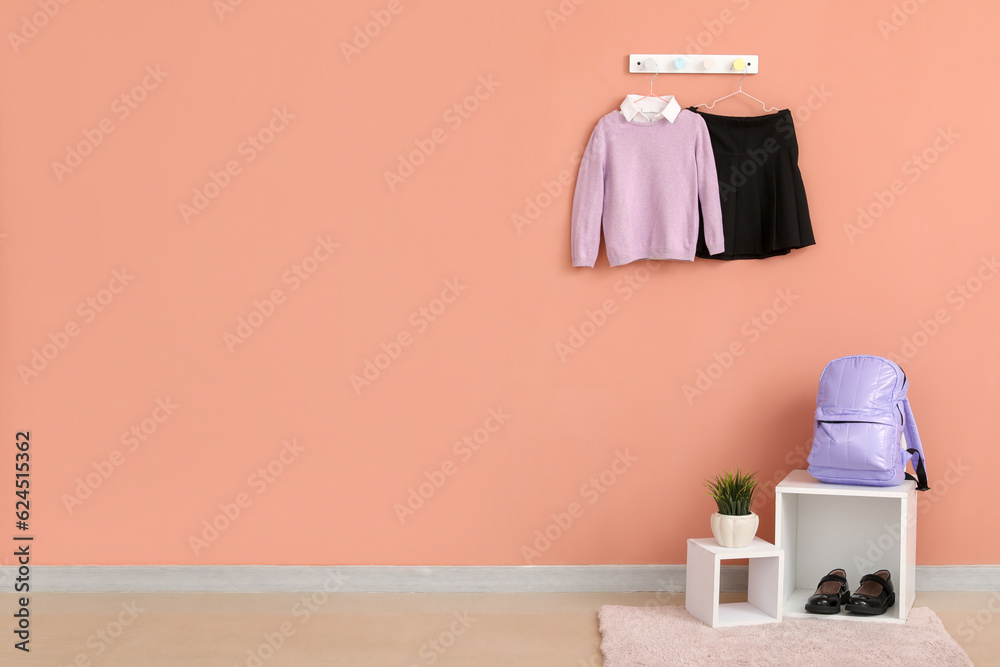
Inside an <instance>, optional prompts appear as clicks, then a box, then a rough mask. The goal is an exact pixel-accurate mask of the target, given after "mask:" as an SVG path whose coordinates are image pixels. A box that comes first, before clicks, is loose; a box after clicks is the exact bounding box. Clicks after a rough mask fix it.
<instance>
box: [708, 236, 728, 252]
mask: <svg viewBox="0 0 1000 667" xmlns="http://www.w3.org/2000/svg"><path fill="white" fill-rule="evenodd" d="M705 246H706V247H707V248H708V254H710V255H721V254H722V253H724V252H725V251H726V243H725V241H723V240H719V241H715V242H713V243H709V242H708V239H705Z"/></svg>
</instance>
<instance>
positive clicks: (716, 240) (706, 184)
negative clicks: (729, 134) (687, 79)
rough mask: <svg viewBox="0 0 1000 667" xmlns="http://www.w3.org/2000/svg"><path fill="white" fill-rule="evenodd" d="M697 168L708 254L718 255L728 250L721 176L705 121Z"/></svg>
mask: <svg viewBox="0 0 1000 667" xmlns="http://www.w3.org/2000/svg"><path fill="white" fill-rule="evenodd" d="M699 120H701V119H700V118H699ZM695 167H696V169H697V172H698V199H699V200H700V201H701V217H702V220H703V222H704V226H705V245H706V246H707V247H708V252H710V253H711V254H713V255H718V254H719V253H721V252H723V251H725V249H726V248H725V239H724V237H723V232H722V203H721V202H720V200H719V175H718V172H717V171H716V167H715V154H714V153H712V139H711V137H710V136H709V134H708V126H706V125H705V121H703V120H702V121H701V123H699V127H698V135H697V137H696V138H695Z"/></svg>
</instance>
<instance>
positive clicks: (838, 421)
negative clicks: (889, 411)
mask: <svg viewBox="0 0 1000 667" xmlns="http://www.w3.org/2000/svg"><path fill="white" fill-rule="evenodd" d="M816 421H817V422H819V423H820V424H879V425H881V426H891V424H886V423H885V422H866V421H858V420H855V419H817V420H816Z"/></svg>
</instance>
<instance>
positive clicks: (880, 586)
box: [806, 570, 896, 616]
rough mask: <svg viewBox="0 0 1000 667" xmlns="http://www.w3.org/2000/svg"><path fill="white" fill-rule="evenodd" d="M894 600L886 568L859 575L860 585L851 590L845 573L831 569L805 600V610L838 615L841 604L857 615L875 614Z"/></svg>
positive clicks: (882, 611) (894, 601)
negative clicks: (856, 588) (852, 591)
mask: <svg viewBox="0 0 1000 667" xmlns="http://www.w3.org/2000/svg"><path fill="white" fill-rule="evenodd" d="M895 603H896V592H895V591H894V590H893V589H892V580H891V579H890V578H889V570H879V571H878V572H875V573H874V574H866V575H865V576H863V577H861V586H860V587H859V588H858V590H856V591H854V593H851V589H849V588H848V587H847V573H846V572H845V571H844V570H831V571H830V574H828V575H826V576H825V577H823V578H822V579H820V580H819V587H817V588H816V592H815V593H814V594H813V595H812V597H810V598H809V600H808V601H807V602H806V611H808V612H811V613H813V614H839V613H840V607H841V605H843V606H844V609H846V610H847V611H853V612H854V613H856V614H867V615H869V616H878V615H879V614H884V613H885V612H886V610H887V609H888V608H889V607H891V606H892V605H894V604H895Z"/></svg>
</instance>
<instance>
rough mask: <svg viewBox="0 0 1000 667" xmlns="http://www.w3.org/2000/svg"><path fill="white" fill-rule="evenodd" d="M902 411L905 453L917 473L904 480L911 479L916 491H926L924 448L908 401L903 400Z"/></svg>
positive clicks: (908, 475) (907, 475)
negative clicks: (903, 415) (914, 476)
mask: <svg viewBox="0 0 1000 667" xmlns="http://www.w3.org/2000/svg"><path fill="white" fill-rule="evenodd" d="M903 410H904V412H905V415H906V444H907V450H906V451H907V452H908V453H909V454H910V463H911V464H912V465H913V470H914V471H915V472H916V473H917V477H916V479H914V478H913V475H911V474H910V473H906V479H912V480H913V481H915V482H916V483H917V491H927V490H928V489H930V487H929V486H927V471H926V470H925V469H924V462H925V461H926V457H925V456H924V447H923V445H922V444H921V442H920V432H919V431H917V421H916V420H915V419H914V418H913V410H912V408H910V399H909V398H904V399H903Z"/></svg>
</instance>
